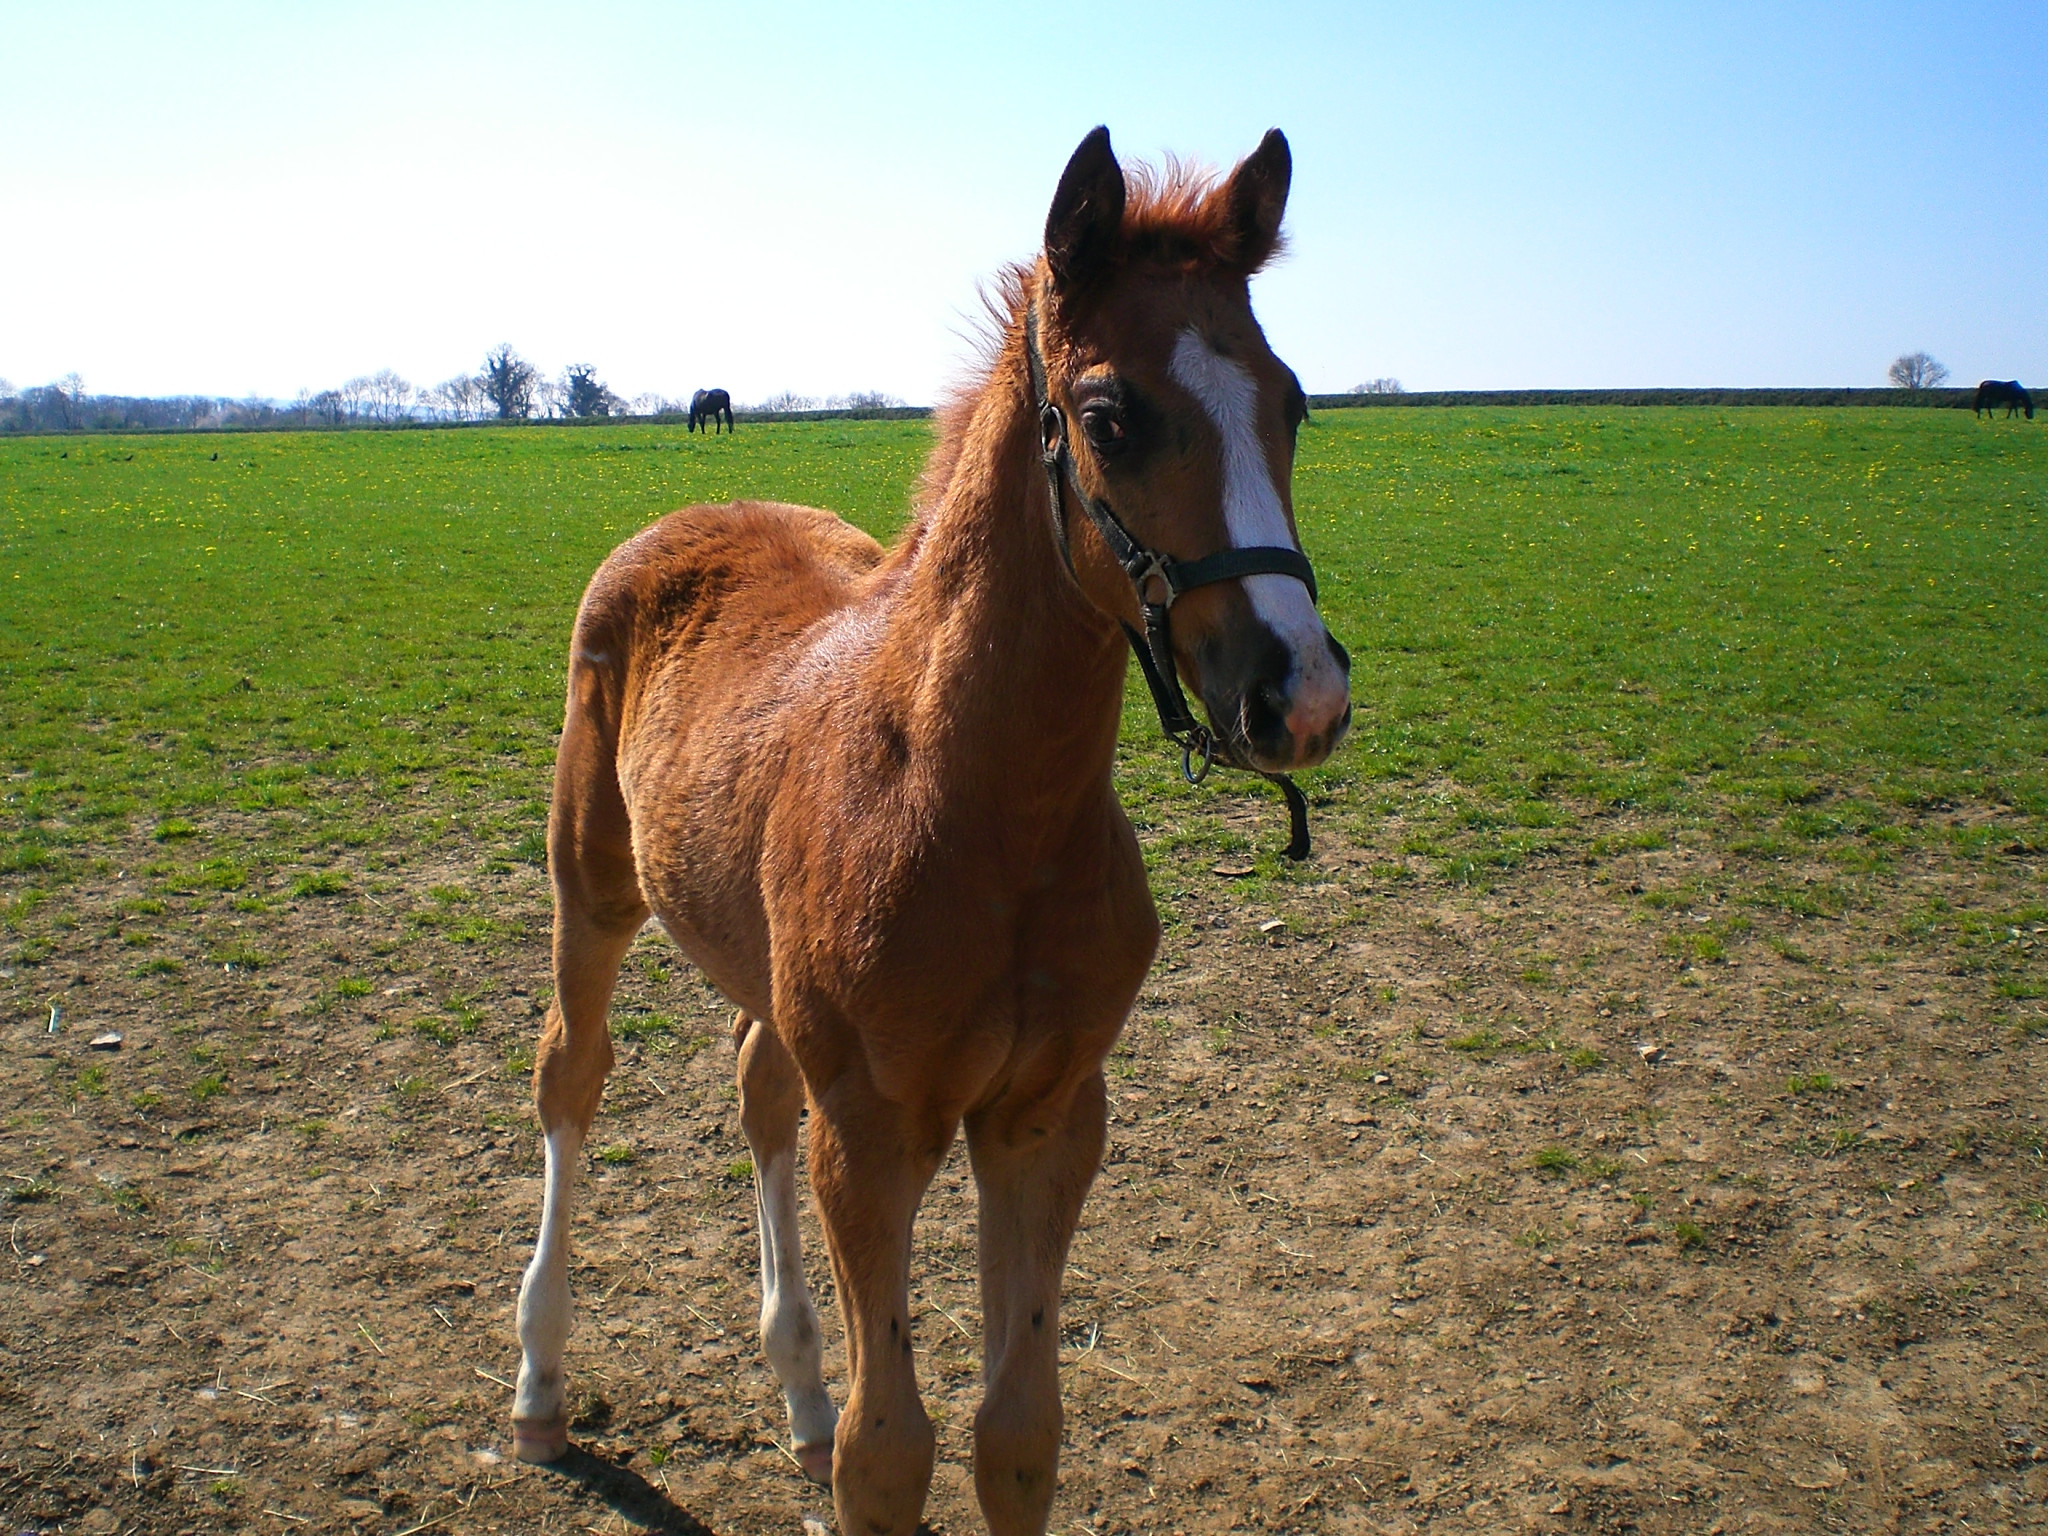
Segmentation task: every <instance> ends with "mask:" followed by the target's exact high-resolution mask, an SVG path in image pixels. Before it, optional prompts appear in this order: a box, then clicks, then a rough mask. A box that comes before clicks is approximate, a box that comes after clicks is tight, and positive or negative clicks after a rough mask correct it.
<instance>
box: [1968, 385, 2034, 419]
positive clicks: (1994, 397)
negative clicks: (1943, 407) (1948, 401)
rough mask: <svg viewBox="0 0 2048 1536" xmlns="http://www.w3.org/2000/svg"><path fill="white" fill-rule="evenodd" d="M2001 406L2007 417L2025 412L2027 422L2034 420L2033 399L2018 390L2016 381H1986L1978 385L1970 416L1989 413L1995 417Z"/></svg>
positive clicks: (2022, 390)
mask: <svg viewBox="0 0 2048 1536" xmlns="http://www.w3.org/2000/svg"><path fill="white" fill-rule="evenodd" d="M2001 405H2002V406H2004V407H2005V414H2006V415H2007V417H2010V416H2011V415H2012V413H2013V412H2014V411H2025V412H2026V413H2027V420H2029V421H2032V420H2033V419H2034V397H2033V396H2032V395H2030V394H2028V393H2027V392H2026V391H2025V390H2024V389H2021V388H2020V381H2019V380H2018V379H1986V380H1985V381H1984V382H1983V383H1981V384H1979V385H1978V386H1977V399H1976V403H1975V404H1974V405H1973V406H1972V407H1971V411H1970V414H1971V415H1973V416H1978V415H1982V414H1983V413H1984V412H1985V411H1989V412H1991V414H1992V415H1994V416H1996V415H1997V414H1998V408H1999V407H2000V406H2001Z"/></svg>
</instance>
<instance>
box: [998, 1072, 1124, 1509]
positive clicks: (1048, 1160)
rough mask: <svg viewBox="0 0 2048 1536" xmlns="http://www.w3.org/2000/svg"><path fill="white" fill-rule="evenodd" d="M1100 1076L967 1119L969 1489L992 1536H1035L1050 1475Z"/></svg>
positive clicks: (1098, 1134)
mask: <svg viewBox="0 0 2048 1536" xmlns="http://www.w3.org/2000/svg"><path fill="white" fill-rule="evenodd" d="M1107 1115H1108V1110H1107V1106H1106V1104H1105V1101H1104V1097H1103V1085H1102V1074H1101V1072H1100V1071H1096V1072H1091V1073H1090V1074H1089V1075H1088V1076H1086V1077H1084V1078H1083V1079H1082V1080H1081V1081H1080V1083H1079V1084H1077V1085H1076V1086H1075V1087H1074V1088H1073V1089H1072V1090H1071V1091H1070V1092H1069V1093H1068V1094H1066V1095H1065V1096H1063V1097H1062V1098H1060V1099H1055V1100H1041V1101H1038V1102H1032V1103H1023V1104H998V1105H996V1106H995V1107H993V1108H992V1109H989V1110H987V1111H985V1112H983V1113H981V1114H978V1115H976V1116H973V1117H971V1118H970V1119H969V1120H968V1122H967V1150H968V1154H969V1155H970V1156H971V1157H972V1159H973V1161H974V1181H975V1186H976V1189H977V1191H978V1193H979V1198H980V1217H979V1224H980V1229H981V1316H982V1331H983V1334H984V1345H983V1349H984V1354H983V1357H982V1383H983V1394H982V1400H981V1408H980V1410H979V1411H978V1412H977V1413H976V1414H975V1415H974V1491H975V1493H976V1495H977V1496H978V1497H979V1498H980V1500H981V1513H982V1518H983V1519H985V1520H986V1521H987V1522H988V1528H989V1530H990V1532H991V1533H992V1536H1038V1533H1039V1532H1042V1531H1043V1530H1044V1529H1045V1521H1046V1516H1047V1514H1048V1513H1049V1512H1050V1510H1051V1508H1052V1496H1053V1489H1054V1487H1055V1484H1056V1476H1055V1474H1056V1473H1057V1471H1058V1468H1059V1457H1060V1429H1061V1425H1062V1422H1063V1415H1062V1412H1061V1409H1060V1358H1059V1351H1060V1276H1061V1274H1062V1272H1063V1271H1064V1270H1065V1269H1066V1264H1067V1248H1068V1245H1069V1244H1071V1243H1072V1242H1073V1240H1074V1227H1075V1224H1076V1222H1078V1221H1079V1220H1080V1216H1081V1204H1082V1202H1083V1201H1084V1200H1086V1199H1087V1198H1088V1187H1089V1185H1091V1184H1092V1183H1094V1181H1095V1172H1096V1169H1097V1168H1099V1167H1100V1166H1101V1163H1102V1147H1103V1133H1104V1129H1105V1126H1106V1123H1107Z"/></svg>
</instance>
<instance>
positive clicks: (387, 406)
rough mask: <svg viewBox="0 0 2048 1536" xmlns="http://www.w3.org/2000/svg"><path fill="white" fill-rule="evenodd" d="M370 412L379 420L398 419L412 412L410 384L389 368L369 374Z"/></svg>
mask: <svg viewBox="0 0 2048 1536" xmlns="http://www.w3.org/2000/svg"><path fill="white" fill-rule="evenodd" d="M367 394H368V401H369V407H370V413H371V414H372V415H373V416H375V417H376V418H377V419H378V420H379V421H398V420H400V419H402V418H404V417H406V416H409V415H411V414H412V409H411V407H412V396H413V389H412V386H411V385H410V384H408V383H406V381H405V380H404V379H402V378H400V377H399V376H398V375H397V374H396V373H395V372H393V371H392V370H391V369H389V368H379V369H378V370H377V371H376V372H375V373H373V374H371V375H370V381H369V389H368V391H367Z"/></svg>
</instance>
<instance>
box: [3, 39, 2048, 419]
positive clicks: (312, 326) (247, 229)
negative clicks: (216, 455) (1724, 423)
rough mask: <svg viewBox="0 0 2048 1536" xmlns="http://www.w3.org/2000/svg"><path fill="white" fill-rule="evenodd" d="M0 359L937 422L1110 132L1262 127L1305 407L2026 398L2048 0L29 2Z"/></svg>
mask: <svg viewBox="0 0 2048 1536" xmlns="http://www.w3.org/2000/svg"><path fill="white" fill-rule="evenodd" d="M0 104H4V113H5V121H6V123H7V127H8V133H7V139H6V143H5V147H4V149H0V376H4V377H6V378H8V379H11V380H12V381H13V382H14V383H15V384H16V385H26V384H33V383H40V382H43V381H46V380H48V379H50V378H54V377H56V376H57V375H59V374H62V373H65V372H68V371H71V370H74V369H75V370H77V371H78V372H80V373H81V374H83V375H84V377H85V380H86V384H87V387H88V388H90V389H93V390H96V391H108V392H114V391H119V392H132V393H170V392H181V391H194V392H204V393H219V394H228V395H242V394H248V393H256V394H263V395H273V396H290V395H291V394H293V393H294V392H295V391H297V390H298V389H300V388H302V387H303V388H308V389H316V390H317V389H320V388H322V387H326V386H328V385H331V384H334V383H337V382H339V381H340V380H341V379H343V378H345V377H347V376H349V375H352V374H359V373H366V372H370V371H373V370H375V369H377V368H380V367H393V368H396V369H398V370H399V371H400V372H401V373H403V374H404V375H405V376H406V377H407V378H409V379H411V380H412V381H413V382H415V383H417V384H430V383H433V382H436V381H438V380H440V379H442V378H445V377H447V376H449V375H450V374H453V373H455V372H457V371H460V370H463V369H471V368H474V367H475V366H476V364H477V362H478V360H479V359H480V358H481V357H482V355H483V352H484V350H485V349H486V348H487V347H489V346H490V345H491V344H493V343H494V342H498V341H501V340H508V341H510V342H512V343H513V344H514V345H515V346H517V347H519V348H520V349H521V350H522V351H524V352H525V353H526V354H527V355H528V356H530V357H532V358H533V359H534V360H535V361H536V362H538V363H540V364H541V365H542V366H543V367H545V368H547V369H548V370H550V371H553V370H556V369H559V368H560V367H561V366H562V365H564V364H566V363H570V362H582V361H587V362H590V363H593V364H595V365H596V366H597V368H598V370H599V372H600V375H601V376H602V377H604V378H605V379H606V380H607V381H608V382H610V383H611V384H612V385H613V387H614V388H616V389H619V390H620V391H621V392H624V393H628V394H631V393H635V392H639V391H643V390H645V391H660V392H664V393H668V394H680V393H684V392H687V391H688V390H689V389H691V388H693V387H695V386H698V385H704V384H713V383H716V384H723V385H725V386H727V387H728V388H730V389H731V390H732V391H733V393H734V395H735V396H736V397H738V398H741V399H755V398H760V397H763V396H766V395H768V394H770V393H773V392H776V391H780V390H794V391H798V392H802V393H810V394H822V393H838V392H845V391H850V390H857V389H881V390H886V391H888V392H890V393H892V394H896V395H899V396H902V397H904V398H906V399H909V400H913V401H919V402H922V401H927V400H930V399H931V398H932V397H933V395H934V394H935V393H936V392H937V391H938V390H939V389H940V388H941V387H943V385H944V384H945V383H946V382H947V381H948V380H949V379H951V378H952V377H954V376H955V375H956V374H957V373H958V371H959V369H960V366H961V360H962V358H963V357H964V356H965V354H966V347H965V345H964V343H963V341H962V339H961V338H962V335H963V333H964V332H965V331H966V330H967V329H968V328H969V325H970V319H969V317H970V316H972V315H973V314H974V313H975V312H976V310H977V301H976V284H977V281H978V280H979V279H980V278H981V277H983V276H984V275H986V274H987V273H988V272H990V271H991V270H992V269H993V268H994V267H995V266H996V265H997V264H999V263H1000V262H1002V261H1005V260H1008V259H1013V258H1017V257H1022V256H1025V255H1028V254H1029V253H1030V252H1031V251H1032V249H1033V248H1034V246H1035V244H1036V241H1037V238H1038V236H1039V233H1040V231H1041V229H1042V226H1043V221H1044V216H1045V209H1046V205H1047V203H1048V202H1049V200H1050V198H1051V194H1052V189H1053V185H1054V183H1055V181H1056V180H1057V177H1058V174H1059V170H1060V167H1061V166H1062V165H1063V164H1064V162H1065V159H1066V156H1067V155H1068V154H1069V153H1070V152H1071V150H1072V148H1073V146H1074V144H1075V143H1076V142H1077V141H1078V140H1079V139H1080V137H1081V135H1082V134H1083V133H1085V132H1086V131H1087V130H1088V128H1089V127H1091V126H1092V125H1093V124H1095V123H1097V122H1106V123H1108V124H1109V126H1110V128H1111V131H1112V133H1113V134H1114V136H1115V141H1116V144H1117V148H1118V150H1119V152H1120V153H1121V154H1123V155H1124V156H1125V157H1126V158H1132V157H1151V156H1156V155H1158V154H1159V153H1160V152H1161V151H1163V150H1173V151H1175V152H1178V153H1180V154H1182V155H1187V156H1192V157H1196V158H1199V159H1204V160H1208V161H1212V162H1218V163H1225V164H1227V163H1228V162H1230V161H1231V160H1233V159H1235V158H1236V157H1238V156H1240V155H1242V154H1244V153H1245V152H1247V151H1248V150H1250V149H1251V147H1252V146H1253V145H1254V144H1256V143H1257V141H1258V137H1259V135H1260V134H1261V133H1262V132H1264V130H1265V129H1266V128H1268V127H1270V126H1274V125H1278V126H1279V127H1281V128H1283V129H1284V130H1286V132H1287V134H1288V136H1289V138H1290V140H1291V141H1292V143H1293V146H1294V153H1295V182H1294V196H1293V200H1292V203H1291V205H1290V209H1289V231H1290V235H1291V239H1292V242H1293V249H1292V254H1291V255H1290V256H1289V257H1288V259H1287V260H1286V261H1285V263H1284V264H1282V265H1281V266H1279V267H1278V268H1276V269H1275V270H1274V271H1272V272H1270V273H1268V274H1266V275H1265V276H1263V277H1261V278H1260V279H1259V280H1258V283H1257V286H1256V289H1255V294H1256V299H1257V303H1258V306H1259V311H1260V315H1261V317H1262V319H1263V320H1264V321H1265V323H1266V327H1267V330H1268V333H1269V334H1270V335H1271V337H1272V339H1273V342H1274V345H1275V347H1276V349H1277V350H1278V351H1279V352H1280V353H1281V355H1282V356H1283V357H1285V358H1287V359H1288V361H1290V362H1291V363H1293V364H1294V365H1295V367H1296V369H1297V371H1298V372H1299V373H1300V374H1301V376H1302V378H1303V380H1304V381H1305V382H1306V383H1307V384H1308V386H1309V388H1310V389H1312V390H1318V391H1321V390H1337V389H1342V388H1345V387H1347V386H1349V385H1351V384H1353V383H1355V382H1357V381H1359V380H1362V379H1366V378H1370V377H1374V376H1378V375H1393V376H1396V377H1399V378H1400V379H1402V380H1403V381H1404V382H1405V383H1406V384H1407V385H1408V387H1410V388H1411V389H1427V388H1513V387H1542V386H1549V387H1570V386H1582V387H1597V386H1629V385H1634V386H1649V385H1715V384H1721V385H1795V384H1880V383H1882V382H1883V379H1884V369H1885V365H1886V364H1887V363H1888V362H1889V361H1890V359H1891V358H1892V357H1894V356H1895V355H1897V354H1898V353H1900V352H1903V351H1909V350H1913V349H1919V348H1924V349H1925V350H1927V351H1929V352H1932V353H1933V354H1934V355H1935V356H1936V357H1938V358H1940V359H1941V360H1942V361H1943V362H1945V363H1947V364H1948V365H1949V367H1950V368H1951V369H1952V370H1954V374H1955V377H1956V378H1957V379H1958V380H1961V381H1972V382H1974V381H1975V380H1976V379H1977V378H1979V377H1983V376H1996V377H2000V378H2006V377H2013V376H2018V377H2020V378H2022V379H2032V380H2048V303H2044V302H2043V299H2042V285H2041V272H2042V261H2043V257H2044V254H2048V132H2044V131H2043V129H2044V124H2048V8H2044V7H2042V6H2039V5H2036V4H2024V3H2018V0H2001V3H1994V4H1985V5H1964V4H1958V3H1953V0H1945V3H1942V4H1939V5H1933V4H1930V5H1922V6H1897V7H1888V6H1882V5H1865V4H1857V5H1841V4H1832V5H1821V6H1803V5H1796V4H1794V5H1788V4H1770V5H1754V6H1751V5H1724V6H1716V7H1691V6H1680V5H1665V4H1652V5H1643V4H1641V3H1640V0H1638V3H1635V4H1631V5H1616V6H1548V7H1535V6H1512V5H1501V6H1495V5H1487V4H1473V5H1466V6H1460V7H1427V8H1424V7H1419V6H1401V7H1391V6H1389V7H1378V6H1370V5H1349V6H1337V5H1328V6H1326V5H1318V4H1303V3H1295V4H1290V5H1286V6H1249V5H1244V4H1242V3H1240V4H1234V5H1186V4H1183V5H1174V6H1153V5H1119V4H1114V3H1103V4H1097V5H1093V6H1019V5H1016V4H1009V5H1003V6H979V5H965V4H960V5H930V6H912V5H890V4H883V3H873V4H868V5H863V6H858V7H855V6H808V5H795V6H774V5H758V6H749V5H730V6H720V5H711V4H706V3H701V0H700V3H697V4H690V5H595V4H593V5H586V6H574V7H571V6H563V5H559V4H557V5H551V6H546V7H538V6H535V7H528V6H520V5H510V4H500V5H490V6H454V5H433V4H427V3H419V4H409V5H389V6H385V5H317V6H316V5H311V4H286V3H270V4H262V5H217V4H206V3H191V4H184V5H179V6H175V7H172V6H162V5H119V4H65V5H54V4H40V5H26V4H15V3H8V0H0Z"/></svg>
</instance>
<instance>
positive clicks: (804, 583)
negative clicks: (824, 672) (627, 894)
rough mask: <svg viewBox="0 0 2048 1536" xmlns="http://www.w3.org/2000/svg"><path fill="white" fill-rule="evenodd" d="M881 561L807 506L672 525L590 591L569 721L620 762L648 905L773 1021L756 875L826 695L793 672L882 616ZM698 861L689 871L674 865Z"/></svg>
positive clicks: (612, 562) (640, 538) (717, 511)
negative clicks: (813, 714)
mask: <svg viewBox="0 0 2048 1536" xmlns="http://www.w3.org/2000/svg"><path fill="white" fill-rule="evenodd" d="M882 558H883V551H882V548H881V546H880V545H879V544H877V543H876V542H875V541H874V540H873V539H871V538H869V537H868V536H867V535H866V534H864V533H862V532H861V531H860V530H859V529H857V528H854V527H852V526H851V525H850V524H848V523H846V522H844V521H842V520H841V519H840V518H838V517H835V516H834V515H833V514H831V513H829V512H822V511H819V510H818V509H816V508H813V507H799V506H792V505H789V504H787V503H782V502H762V501H735V502H730V503H727V504H725V505H722V506H695V507H686V508H684V509H683V510H682V511H679V512H673V513H671V514H669V515H668V516H667V517H664V518H663V519H661V521H659V522H657V523H655V524H653V525H652V526H651V527H649V528H647V529H645V530H644V531H642V532H641V533H640V534H638V535H637V536H636V537H634V538H632V539H630V540H628V541H627V542H626V543H624V544H622V545H620V546H619V547H618V549H616V550H614V551H613V552H612V554H611V556H610V557H609V558H608V559H607V560H606V561H605V563H604V564H603V565H602V566H601V567H599V569H598V571H597V574H596V575H595V576H594V577H592V578H591V582H590V586H589V588H588V589H587V590H586V591H585V593H584V597H583V604H582V607H581V609H580V610H579V611H578V613H577V617H576V630H575V639H574V642H573V646H572V650H571V664H570V666H571V682H570V705H569V707H570V713H571V716H572V718H573V717H574V716H575V715H577V714H578V713H579V711H580V712H582V713H583V714H584V715H585V716H586V717H587V718H588V723H589V724H590V725H591V726H592V727H593V730H592V733H591V734H592V740H593V745H594V746H596V747H597V748H598V749H599V750H600V751H602V753H603V754H604V755H605V756H606V757H608V758H609V759H610V762H609V764H607V765H604V766H607V767H609V769H610V771H611V772H612V773H613V774H614V775H615V777H616V781H617V785H618V792H619V795H620V798H621V801H622V807H621V808H622V809H623V810H624V812H625V814H626V817H627V820H628V822H629V824H630V827H631V837H632V843H633V852H634V862H635V865H636V867H637V871H638V874H639V881H640V886H641V889H642V891H643V892H644V893H645V895H646V897H647V898H648V900H649V901H650V902H651V903H652V905H653V907H654V910H655V912H656V913H657V915H658V916H660V918H661V919H662V921H663V922H664V923H665V924H666V925H667V926H668V927H669V928H670V930H671V931H672V932H674V933H675V935H676V937H677V938H678V939H679V940H681V941H682V942H683V944H684V947H685V948H686V949H687V950H689V951H690V952H691V954H692V957H693V958H694V959H696V960H697V961H698V962H699V963H700V964H702V965H703V966H704V967H705V969H706V970H707V971H709V972H710V973H711V975H712V978H713V980H715V981H716V982H717V983H718V984H719V985H720V986H721V987H723V988H725V989H726V990H727V991H728V993H730V994H731V995H732V996H733V997H734V999H735V1001H738V1002H740V1003H742V1004H743V1005H746V1006H751V1007H754V1008H756V1009H765V1008H766V1006H767V999H766V998H765V997H764V996H761V995H760V990H761V989H762V988H763V987H765V985H766V973H765V961H766V953H765V939H766V935H765V929H764V923H763V919H762V917H761V915H760V902H759V897H758V893H757V892H756V891H755V890H753V889H752V887H753V885H754V881H753V880H752V878H751V876H752V874H753V871H754V866H755V863H756V857H757V855H758V848H759V838H760V835H761V829H762V823H763V821H764V819H765V817H766V816H767V814H768V812H769V809H770V805H771V802H772V799H773V795H774V792H775V790H776V789H777V787H778V786H779V785H780V784H782V783H783V782H784V780H785V778H786V771H787V769H788V767H789V763H788V757H789V754H790V752H791V751H792V750H793V749H794V748H796V747H797V746H799V745H800V741H801V738H802V736H803V735H804V730H803V722H802V720H801V718H798V717H801V716H802V715H803V714H805V713H806V712H808V711H813V710H815V709H817V708H818V707H819V705H820V703H821V695H820V693H819V691H818V690H816V689H807V688H805V687H803V686H800V685H799V684H800V681H801V680H800V679H799V678H798V676H797V674H799V673H801V672H804V671H806V670H809V663H810V659H811V658H812V657H813V656H814V655H815V653H816V652H818V651H819V650H820V649H821V648H827V649H829V648H830V646H831V645H832V643H833V637H834V636H835V635H837V634H839V633H840V632H841V631H843V630H845V629H847V628H848V627H849V626H853V627H857V625H858V620H859V609H860V607H861V605H863V604H864V603H865V604H872V603H873V602H874V601H875V600H876V594H875V591H874V588H875V585H876V579H875V578H876V572H877V567H878V566H879V565H880V564H881V561H882ZM684 849H687V850H690V853H691V857H690V859H689V862H688V865H687V867H685V866H683V865H682V864H681V863H680V861H679V860H678V859H677V858H676V856H675V855H676V851H677V850H684Z"/></svg>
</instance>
